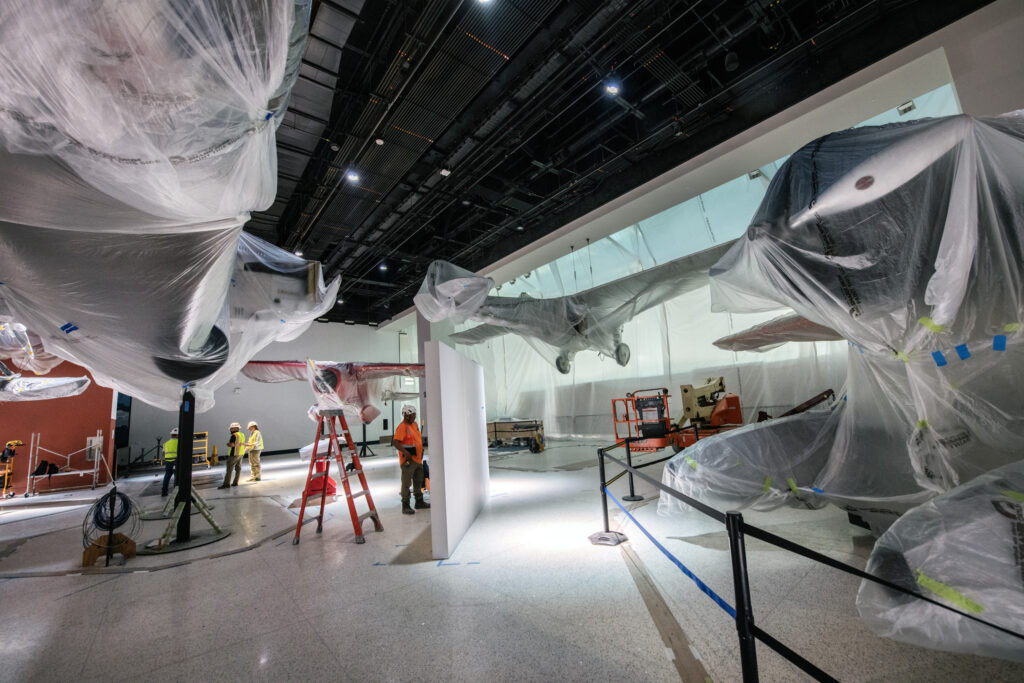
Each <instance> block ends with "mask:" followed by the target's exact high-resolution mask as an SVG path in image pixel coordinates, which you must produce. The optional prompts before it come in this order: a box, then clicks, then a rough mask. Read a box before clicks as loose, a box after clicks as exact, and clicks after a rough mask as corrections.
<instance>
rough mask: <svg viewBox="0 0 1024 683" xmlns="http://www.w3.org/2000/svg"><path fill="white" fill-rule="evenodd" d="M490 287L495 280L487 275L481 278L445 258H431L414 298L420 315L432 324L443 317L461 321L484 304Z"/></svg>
mask: <svg viewBox="0 0 1024 683" xmlns="http://www.w3.org/2000/svg"><path fill="white" fill-rule="evenodd" d="M492 287H494V280H492V279H491V278H489V277H480V276H479V275H476V274H475V273H472V272H471V271H468V270H466V269H465V268H460V267H458V266H456V265H454V264H452V263H448V262H447V261H434V262H433V263H431V264H430V267H429V268H427V275H426V277H424V278H423V284H422V285H421V286H420V291H419V293H418V294H416V296H415V297H413V301H414V302H415V303H416V308H417V309H418V310H419V312H420V314H421V315H422V316H423V317H424V318H426V319H427V320H429V321H430V322H432V323H436V322H438V321H440V320H444V319H445V318H453V319H455V321H456V322H462V321H464V320H466V319H467V318H469V317H470V316H471V315H472V314H473V313H474V312H475V311H476V310H477V309H478V308H480V306H481V305H483V303H484V300H485V299H486V298H487V293H488V292H490V291H491V288H492Z"/></svg>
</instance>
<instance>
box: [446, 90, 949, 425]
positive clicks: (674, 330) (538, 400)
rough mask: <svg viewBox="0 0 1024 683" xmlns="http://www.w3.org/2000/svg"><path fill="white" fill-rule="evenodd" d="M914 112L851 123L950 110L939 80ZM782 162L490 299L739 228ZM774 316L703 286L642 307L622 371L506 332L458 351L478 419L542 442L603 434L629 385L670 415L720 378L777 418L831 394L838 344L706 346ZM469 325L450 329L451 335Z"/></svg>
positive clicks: (581, 280)
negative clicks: (536, 430)
mask: <svg viewBox="0 0 1024 683" xmlns="http://www.w3.org/2000/svg"><path fill="white" fill-rule="evenodd" d="M914 104H915V109H914V110H913V111H911V112H910V113H908V114H906V115H903V116H900V115H899V114H898V113H897V112H896V111H895V110H892V111H888V112H885V113H883V114H880V115H879V116H876V117H874V118H872V119H870V120H868V121H865V122H864V124H863V125H880V124H884V123H890V122H894V121H905V120H909V119H914V118H923V117H930V116H946V115H950V114H956V113H958V112H959V107H958V105H957V103H956V99H955V95H954V93H953V90H952V87H951V86H948V85H947V86H943V87H942V88H939V89H937V90H935V91H932V92H930V93H927V94H925V95H922V96H920V97H917V98H915V99H914ZM784 161H785V158H783V159H779V160H777V161H775V162H773V163H770V164H767V165H765V166H763V167H761V168H759V169H756V172H755V170H754V169H752V171H751V173H749V174H747V175H744V176H742V177H740V178H736V179H734V180H731V181H729V182H727V183H724V184H723V185H720V186H718V187H716V188H713V189H712V190H709V191H707V192H704V193H702V194H700V195H698V196H696V197H693V198H692V199H689V200H687V201H685V202H683V203H681V204H678V205H676V206H674V207H672V208H670V209H667V210H665V211H663V212H661V213H659V214H656V215H654V216H652V217H651V218H649V219H647V220H644V221H641V222H639V223H637V224H634V225H631V226H629V227H627V228H625V229H623V230H621V231H619V232H617V233H614V234H612V235H610V236H608V237H606V238H604V239H601V240H598V241H595V242H593V243H590V244H586V245H583V246H581V247H580V248H577V249H574V250H573V252H572V253H570V254H566V255H565V256H562V257H560V258H558V259H556V260H555V261H552V262H551V263H548V264H547V265H544V266H541V267H539V268H537V269H535V270H533V271H531V272H530V273H527V274H526V275H524V276H521V277H518V278H516V279H514V280H511V281H509V282H506V283H502V284H501V285H499V286H498V287H495V289H494V290H492V292H491V293H492V294H497V295H501V296H517V295H519V294H521V293H525V294H528V295H529V296H532V297H552V296H562V295H565V294H572V293H575V292H579V291H583V290H586V289H588V288H591V287H594V286H597V285H601V284H604V283H606V282H611V281H613V280H616V279H618V278H621V277H624V276H627V275H630V274H633V273H638V272H640V271H642V270H645V269H647V268H650V267H652V266H654V265H660V264H663V263H666V262H667V261H671V260H673V259H676V258H679V257H682V256H685V255H687V254H691V253H694V252H697V251H700V250H703V249H707V248H709V247H712V246H715V245H719V244H724V243H728V242H730V241H732V240H735V239H736V238H738V237H740V236H741V235H742V234H743V233H744V231H745V230H746V228H747V226H748V224H749V222H750V218H751V216H752V215H753V214H754V212H755V211H756V210H757V208H758V205H759V204H760V202H761V199H762V198H763V197H764V194H765V190H766V189H767V187H768V183H769V182H770V180H771V178H772V177H773V176H774V174H775V172H776V171H777V170H778V168H779V167H780V166H781V164H782V163H783V162H784ZM782 312H784V311H779V310H776V311H771V312H765V313H750V314H734V313H711V311H710V292H709V288H708V287H707V286H704V287H701V288H699V289H697V290H695V291H691V292H688V293H686V294H683V295H681V296H679V297H677V298H675V299H672V300H670V301H669V302H667V303H666V304H663V305H661V306H657V307H655V308H652V309H650V310H647V311H645V312H643V313H641V314H640V315H638V316H637V317H636V318H634V319H633V320H632V321H630V322H629V323H627V324H626V325H625V327H624V329H623V339H622V341H623V342H625V343H626V344H628V345H629V347H630V349H631V351H632V357H631V359H630V361H629V363H628V365H626V366H625V367H620V366H618V365H617V364H616V363H615V360H614V359H612V358H607V357H602V356H599V355H598V354H596V353H594V352H592V351H583V352H580V353H578V354H577V355H576V357H575V359H574V360H573V364H572V370H571V372H570V374H568V375H560V374H559V373H558V372H557V371H556V370H555V369H554V368H553V367H552V365H551V364H550V362H549V361H547V360H545V359H544V358H543V357H542V356H541V355H540V354H538V353H537V351H535V350H534V349H533V348H532V347H531V346H530V344H529V343H528V342H527V341H526V340H524V339H523V338H522V337H520V336H517V335H514V334H506V335H503V336H501V337H497V338H495V339H492V340H490V341H488V342H485V343H481V344H476V345H467V346H460V347H459V350H460V351H461V352H462V353H464V354H465V355H466V356H468V357H469V358H471V359H473V360H475V361H477V362H478V363H480V364H481V365H482V366H483V367H484V373H485V377H484V383H485V387H486V392H487V411H488V419H496V418H502V417H517V418H540V419H543V420H544V428H545V432H546V433H547V434H548V435H549V436H553V437H571V438H602V439H604V438H608V437H609V436H610V435H611V434H612V419H611V399H612V398H617V397H621V396H625V394H626V392H632V391H636V390H639V389H646V388H658V387H667V388H668V389H669V391H670V394H671V395H672V398H671V401H670V409H671V411H672V416H673V419H677V418H678V417H679V415H680V413H681V411H682V408H681V406H682V403H681V399H680V397H679V393H680V392H679V385H680V384H699V383H702V382H703V380H704V379H706V378H708V377H718V376H724V377H725V384H726V389H727V390H728V391H730V392H733V393H736V394H738V395H739V396H740V401H741V406H742V409H743V416H744V420H745V421H746V422H750V421H753V420H754V419H756V417H757V412H758V411H759V410H765V411H767V412H768V413H769V414H773V415H777V414H779V413H782V412H785V411H786V410H788V409H789V408H792V407H793V406H795V405H796V404H798V403H801V402H802V401H804V400H806V399H808V398H810V397H811V396H813V395H815V394H817V393H818V392H820V391H823V390H825V389H829V388H832V389H834V390H835V391H836V392H837V394H839V395H842V389H843V385H844V382H845V379H846V365H847V350H848V344H847V343H846V342H813V343H790V344H785V345H783V346H781V347H779V348H775V349H772V350H770V351H765V352H761V353H757V352H732V351H724V350H721V349H718V348H715V347H714V346H712V342H713V341H715V340H716V339H719V338H721V337H724V336H726V335H729V334H732V333H735V332H739V331H741V330H744V329H747V328H749V327H751V326H753V325H756V324H758V323H761V322H765V321H768V320H771V319H772V318H775V317H778V316H779V315H780V313H782ZM474 325H475V323H467V324H459V325H456V328H455V329H456V331H462V330H465V329H469V328H471V327H473V326H474Z"/></svg>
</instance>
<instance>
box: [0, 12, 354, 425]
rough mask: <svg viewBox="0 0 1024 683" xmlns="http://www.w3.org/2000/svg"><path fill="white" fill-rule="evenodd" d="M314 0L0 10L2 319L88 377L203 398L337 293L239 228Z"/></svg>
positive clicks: (266, 163) (148, 397) (147, 395)
mask: <svg viewBox="0 0 1024 683" xmlns="http://www.w3.org/2000/svg"><path fill="white" fill-rule="evenodd" d="M308 15H309V3H308V2H305V1H303V2H270V1H269V0H264V1H263V2H259V1H256V2H253V1H249V0H245V1H243V0H227V1H224V2H221V1H219V0H218V1H216V2H214V0H198V1H196V2H190V3H187V4H185V5H182V4H181V3H175V2H170V1H165V0H147V1H144V2H138V3H130V4H128V5H125V4H124V3H119V2H113V1H112V0H98V1H89V2H85V1H75V2H67V3H35V2H18V1H16V2H11V3H5V4H4V5H3V7H2V8H0V86H2V87H0V194H2V195H3V197H4V202H3V203H2V204H0V244H2V245H3V246H2V248H0V273H2V275H3V277H2V282H3V285H0V315H5V316H11V317H12V318H13V319H15V320H17V321H19V322H22V323H23V324H25V325H27V326H28V328H29V329H30V330H32V331H33V332H35V333H36V334H38V335H39V337H40V339H41V341H42V344H43V346H44V347H45V348H46V350H47V351H48V352H50V353H52V354H55V355H56V356H59V357H60V358H64V359H67V360H70V361H72V362H75V363H78V364H80V365H83V366H85V367H87V368H89V370H90V371H91V372H92V374H93V377H94V378H95V379H96V381H97V382H98V383H99V384H101V385H103V386H108V387H112V388H114V389H116V390H118V391H121V392H123V393H126V394H130V395H132V396H133V397H136V398H138V399H141V400H143V401H145V402H147V403H150V404H153V405H155V406H158V407H160V408H165V409H169V410H170V409H174V408H176V407H177V406H178V404H179V402H180V397H181V390H182V386H183V385H185V384H193V387H194V389H193V390H194V392H195V395H196V400H197V409H198V410H200V411H202V410H205V409H207V408H209V407H210V406H211V405H212V404H213V390H214V389H216V388H217V387H218V386H219V385H220V384H222V383H224V382H225V381H227V380H229V379H230V378H231V377H232V376H233V375H234V374H235V373H236V372H237V371H238V370H239V369H240V368H241V366H242V365H243V364H244V363H245V362H246V361H247V360H248V359H249V358H251V356H252V354H254V353H255V352H256V351H257V350H259V349H260V348H262V347H263V346H265V345H266V344H268V343H270V342H271V341H274V340H277V339H292V338H294V337H295V336H297V335H298V334H300V333H301V332H302V330H304V329H305V328H306V327H307V326H308V324H309V323H310V322H311V321H312V320H313V319H314V318H315V317H317V316H318V315H321V314H322V313H323V312H325V311H326V310H328V309H329V308H330V307H331V306H332V305H333V303H334V297H335V292H336V290H337V283H333V284H332V285H331V286H325V285H324V283H323V279H322V274H321V272H320V268H319V264H316V263H312V262H308V261H305V260H303V259H300V258H298V257H296V256H294V255H292V254H289V253H288V252H286V251H284V250H281V249H278V248H277V247H274V246H273V245H270V244H267V243H265V242H263V241H261V240H259V239H257V238H255V237H251V236H249V235H245V234H243V233H242V226H243V225H244V224H245V222H246V221H247V220H248V218H249V214H248V212H249V211H251V210H256V209H263V208H266V207H267V206H269V205H270V204H271V203H272V202H273V199H274V196H275V190H276V187H275V184H276V173H277V169H276V157H275V131H276V129H277V126H278V124H279V123H280V120H281V118H282V116H283V114H284V111H285V107H286V102H287V96H288V93H289V90H290V88H291V85H292V84H293V83H294V80H295V78H296V76H297V73H298V67H299V65H300V61H301V56H302V53H303V50H304V45H305V35H306V28H307V25H308Z"/></svg>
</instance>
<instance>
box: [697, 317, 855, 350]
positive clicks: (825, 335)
mask: <svg viewBox="0 0 1024 683" xmlns="http://www.w3.org/2000/svg"><path fill="white" fill-rule="evenodd" d="M840 339H842V337H841V336H840V335H839V333H838V332H836V331H835V330H833V329H832V328H830V327H825V326H824V325H819V324H818V323H814V322H811V321H810V320H808V319H807V318H803V317H801V316H799V315H796V314H792V315H784V316H780V317H778V318H773V319H772V320H769V321H768V322H765V323H760V324H757V325H754V326H753V327H750V328H748V329H745V330H743V331H741V332H737V333H736V334H730V335H728V336H726V337H722V338H721V339H716V340H715V341H714V342H713V343H714V345H715V346H717V347H718V348H720V349H725V350H726V351H758V352H762V351H770V350H771V349H775V348H778V347H779V346H781V345H782V344H785V343H786V342H791V341H796V342H809V341H839V340H840Z"/></svg>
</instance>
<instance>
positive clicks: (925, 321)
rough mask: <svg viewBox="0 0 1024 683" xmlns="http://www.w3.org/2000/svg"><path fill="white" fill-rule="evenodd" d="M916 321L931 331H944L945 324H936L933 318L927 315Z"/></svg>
mask: <svg viewBox="0 0 1024 683" xmlns="http://www.w3.org/2000/svg"><path fill="white" fill-rule="evenodd" d="M917 322H919V323H921V324H922V325H923V326H925V327H927V328H928V329H929V330H931V331H932V332H945V331H946V326H945V325H940V324H938V323H937V322H935V321H934V320H932V319H931V318H929V317H924V318H918V319H917Z"/></svg>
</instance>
